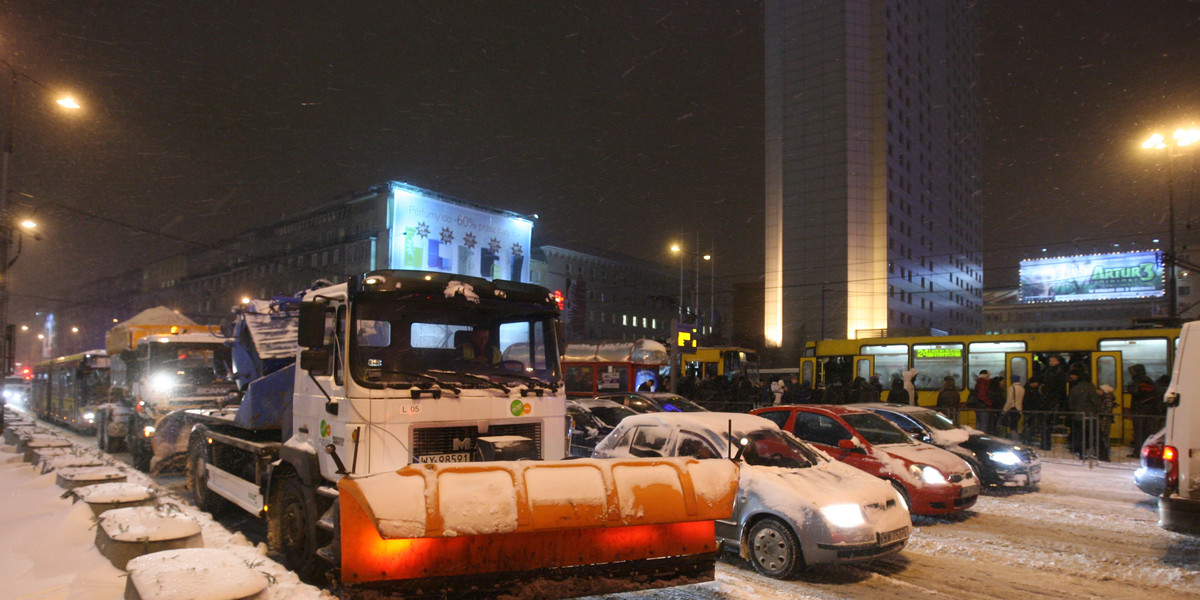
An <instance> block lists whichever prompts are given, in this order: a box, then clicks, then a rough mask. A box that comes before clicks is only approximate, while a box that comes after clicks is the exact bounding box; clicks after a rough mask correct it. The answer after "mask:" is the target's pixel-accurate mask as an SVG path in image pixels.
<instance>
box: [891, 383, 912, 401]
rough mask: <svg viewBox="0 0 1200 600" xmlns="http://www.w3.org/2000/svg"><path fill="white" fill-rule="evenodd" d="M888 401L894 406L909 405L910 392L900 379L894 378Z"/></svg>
mask: <svg viewBox="0 0 1200 600" xmlns="http://www.w3.org/2000/svg"><path fill="white" fill-rule="evenodd" d="M887 401H888V402H891V403H893V404H909V401H908V390H906V389H904V382H903V381H901V380H900V378H899V377H892V389H890V390H888V397H887Z"/></svg>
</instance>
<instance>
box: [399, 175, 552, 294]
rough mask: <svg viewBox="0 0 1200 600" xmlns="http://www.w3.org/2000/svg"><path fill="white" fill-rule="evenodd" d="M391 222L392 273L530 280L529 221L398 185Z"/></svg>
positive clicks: (512, 214)
mask: <svg viewBox="0 0 1200 600" xmlns="http://www.w3.org/2000/svg"><path fill="white" fill-rule="evenodd" d="M390 221H391V227H390V229H391V238H392V239H391V256H390V257H389V260H388V264H389V266H390V268H393V269H414V270H419V271H440V272H442V273H457V274H460V275H473V276H475V277H484V278H486V279H508V280H512V281H529V244H530V241H531V238H532V234H533V221H530V220H529V219H526V218H523V217H521V216H519V215H516V214H514V213H508V212H504V211H500V210H493V209H487V208H484V207H475V206H468V205H466V204H462V203H457V202H450V201H447V200H445V199H442V198H438V197H436V196H435V195H434V194H432V193H431V192H427V191H425V190H422V189H420V188H417V187H413V186H408V185H404V184H399V183H396V184H392V198H391V218H390Z"/></svg>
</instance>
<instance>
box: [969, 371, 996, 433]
mask: <svg viewBox="0 0 1200 600" xmlns="http://www.w3.org/2000/svg"><path fill="white" fill-rule="evenodd" d="M991 387H992V380H991V376H990V374H989V373H988V371H987V369H981V370H980V371H979V375H978V376H977V377H976V378H975V387H974V388H973V389H972V390H971V393H970V394H969V395H968V396H967V408H969V409H971V410H974V411H975V428H976V429H978V430H980V431H982V432H984V433H989V432H990V430H991V422H990V418H991V414H990V413H989V412H988V411H990V410H991V409H992V399H991V393H990V392H991Z"/></svg>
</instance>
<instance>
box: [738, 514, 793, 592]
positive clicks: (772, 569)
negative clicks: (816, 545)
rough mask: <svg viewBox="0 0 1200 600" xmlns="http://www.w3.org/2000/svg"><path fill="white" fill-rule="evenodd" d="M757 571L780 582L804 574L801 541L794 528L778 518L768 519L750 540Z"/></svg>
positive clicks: (747, 541)
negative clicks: (802, 572)
mask: <svg viewBox="0 0 1200 600" xmlns="http://www.w3.org/2000/svg"><path fill="white" fill-rule="evenodd" d="M746 543H747V544H749V546H750V563H751V564H753V565H754V570H755V571H758V572H759V573H762V574H763V575H766V576H767V577H774V578H776V579H790V578H792V577H795V576H796V575H797V574H798V573H800V571H803V570H804V557H803V556H801V552H800V541H799V540H797V539H796V534H794V533H792V530H791V528H789V527H788V526H787V525H785V524H784V523H783V521H780V520H779V519H776V518H774V517H766V518H764V519H763V520H761V521H759V522H757V523H755V524H754V526H753V527H751V528H750V533H749V535H747V536H746Z"/></svg>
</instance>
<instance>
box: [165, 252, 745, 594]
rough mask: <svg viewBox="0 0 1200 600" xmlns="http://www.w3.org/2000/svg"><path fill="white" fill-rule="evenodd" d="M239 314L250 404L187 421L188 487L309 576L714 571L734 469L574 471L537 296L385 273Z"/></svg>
mask: <svg viewBox="0 0 1200 600" xmlns="http://www.w3.org/2000/svg"><path fill="white" fill-rule="evenodd" d="M236 312H237V313H238V314H237V317H236V320H235V324H234V331H233V337H232V341H231V343H232V356H233V364H234V377H235V379H236V380H237V381H238V385H239V394H240V398H239V401H238V402H237V403H236V404H231V405H229V406H226V407H223V408H217V409H205V410H189V411H184V413H181V414H180V415H179V416H178V418H186V420H187V424H188V426H189V427H190V428H191V432H190V433H191V435H190V443H189V448H188V453H187V481H188V486H189V488H190V489H191V490H192V492H193V494H194V497H195V500H196V503H197V505H198V506H200V507H201V508H202V509H204V510H207V511H210V512H219V511H222V510H225V509H229V508H232V507H234V506H236V507H238V508H240V509H242V510H244V511H247V512H249V513H251V514H253V515H256V516H258V517H259V518H262V519H265V522H266V529H267V545H268V547H269V549H270V550H271V551H272V552H275V553H276V554H277V555H279V556H280V558H281V559H282V560H283V562H285V563H286V564H287V565H288V567H289V568H291V569H293V570H295V571H297V572H298V573H300V575H301V576H302V577H303V578H305V579H306V580H308V581H310V582H314V583H326V582H331V583H332V584H333V585H334V586H335V588H336V589H338V590H340V591H341V592H342V593H344V594H345V595H348V596H354V595H356V592H359V591H364V592H366V593H365V594H364V595H367V596H370V597H375V595H377V594H380V593H386V594H388V595H391V594H400V595H409V594H418V595H432V596H445V597H460V596H464V595H478V594H479V593H480V590H496V589H504V588H511V587H512V586H514V585H518V582H528V581H530V580H536V581H538V582H541V584H542V585H565V586H567V587H566V589H565V591H559V592H547V593H545V594H540V595H543V596H545V595H564V596H574V595H583V594H591V593H603V592H608V591H614V590H626V589H642V588H651V587H664V586H668V585H676V584H678V583H680V582H691V581H699V580H711V579H712V577H713V567H714V560H715V558H716V554H717V550H718V548H717V546H716V542H715V535H714V520H716V519H723V518H728V516H729V515H730V514H731V512H732V508H733V500H734V496H735V493H736V490H737V480H738V474H737V467H736V466H735V465H734V464H733V463H732V462H730V461H724V460H708V461H697V460H694V459H673V458H672V459H629V460H593V459H567V458H566V457H567V456H568V450H569V448H568V444H569V440H570V431H569V428H570V421H569V418H568V416H567V413H566V397H565V390H564V389H563V386H562V374H561V370H560V365H559V349H560V348H561V347H562V342H561V339H562V332H563V328H562V326H561V324H560V322H559V320H558V309H557V305H556V304H555V301H554V299H553V297H552V296H551V294H550V293H549V291H548V290H546V289H545V288H542V287H539V286H535V285H530V284H525V283H518V282H507V281H499V280H497V281H490V280H486V279H481V278H475V277H469V276H463V275H452V274H446V273H434V272H421V271H397V270H384V271H374V272H370V273H367V274H365V275H360V276H355V277H351V278H350V279H349V280H348V281H347V282H346V283H341V284H337V285H330V286H327V287H323V288H320V289H314V290H310V291H308V292H305V293H304V294H303V295H302V297H298V298H291V299H278V300H276V301H273V302H261V301H255V302H252V303H250V304H248V305H245V306H243V307H240V308H239V309H236Z"/></svg>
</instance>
